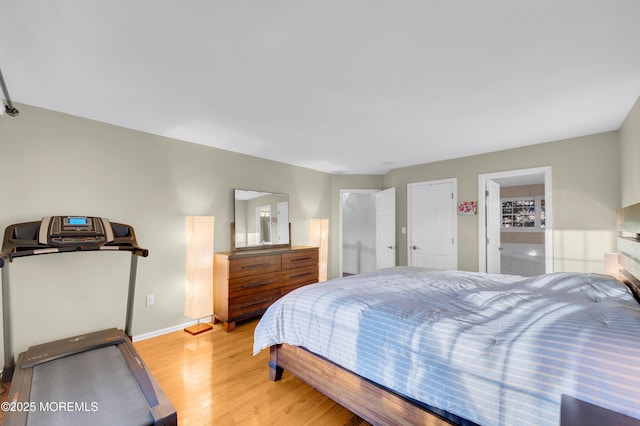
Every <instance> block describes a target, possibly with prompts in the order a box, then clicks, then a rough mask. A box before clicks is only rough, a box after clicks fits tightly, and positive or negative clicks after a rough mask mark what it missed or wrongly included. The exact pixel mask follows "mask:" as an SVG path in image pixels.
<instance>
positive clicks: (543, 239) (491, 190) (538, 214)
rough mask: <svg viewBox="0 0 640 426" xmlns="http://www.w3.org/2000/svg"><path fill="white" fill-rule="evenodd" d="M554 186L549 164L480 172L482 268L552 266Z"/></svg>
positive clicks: (525, 270)
mask: <svg viewBox="0 0 640 426" xmlns="http://www.w3.org/2000/svg"><path fill="white" fill-rule="evenodd" d="M540 188H542V189H540ZM551 188H552V187H551V167H550V166H547V167H537V168H531V169H522V170H511V171H504V172H498V173H487V174H481V175H478V253H479V256H478V270H479V271H480V272H489V273H508V274H515V275H538V274H542V273H551V272H553V235H552V230H553V209H552V198H551V195H552V191H551Z"/></svg>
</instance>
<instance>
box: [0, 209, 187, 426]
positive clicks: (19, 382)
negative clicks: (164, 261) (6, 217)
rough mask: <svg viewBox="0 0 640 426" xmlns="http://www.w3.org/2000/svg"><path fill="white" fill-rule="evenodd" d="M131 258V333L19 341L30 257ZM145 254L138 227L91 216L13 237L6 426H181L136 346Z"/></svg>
mask: <svg viewBox="0 0 640 426" xmlns="http://www.w3.org/2000/svg"><path fill="white" fill-rule="evenodd" d="M102 250H108V251H113V250H116V251H126V252H129V253H130V254H131V267H130V273H129V290H128V297H127V310H126V320H125V329H124V331H123V330H119V329H117V328H111V329H107V330H101V331H97V332H92V333H87V334H83V335H79V336H73V337H70V338H67V339H61V340H56V341H53V342H49V343H44V344H40V345H36V346H32V347H30V348H28V349H27V351H26V352H23V353H21V354H20V355H19V356H18V359H17V364H16V362H15V360H14V353H13V347H12V341H11V304H10V294H11V263H12V262H13V261H14V260H15V259H17V258H20V257H23V256H38V255H44V254H51V253H67V252H78V251H102ZM148 254H149V252H148V250H146V249H143V248H141V247H140V246H139V245H138V242H137V240H136V237H135V231H134V229H133V227H131V226H130V225H125V224H122V223H114V222H110V221H109V220H108V219H106V218H100V217H90V216H50V217H44V218H43V219H42V220H40V221H35V222H25V223H18V224H14V225H10V226H8V227H7V228H6V229H5V233H4V239H3V243H2V250H1V251H0V269H2V318H3V331H4V368H3V370H2V377H1V379H0V380H1V381H2V383H8V382H11V394H10V395H9V397H8V400H7V403H5V404H6V406H5V405H3V410H4V411H5V414H4V422H3V424H5V425H29V426H36V425H76V424H91V425H113V424H118V425H167V426H168V425H177V413H176V411H175V409H174V407H173V405H172V404H171V402H170V401H169V399H168V398H167V396H166V395H165V393H164V392H163V391H162V389H161V388H160V386H159V384H158V383H157V381H156V380H155V378H154V377H153V375H152V374H151V372H150V371H149V370H148V368H147V366H146V365H145V363H144V362H143V360H142V358H140V356H139V355H138V353H137V351H136V350H135V348H134V346H133V344H132V343H131V325H132V318H133V301H134V296H135V281H136V274H137V264H138V258H139V257H146V256H148Z"/></svg>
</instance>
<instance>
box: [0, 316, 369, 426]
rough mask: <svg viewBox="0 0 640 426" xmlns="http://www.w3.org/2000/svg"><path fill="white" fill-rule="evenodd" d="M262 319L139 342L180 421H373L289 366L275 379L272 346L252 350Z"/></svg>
mask: <svg viewBox="0 0 640 426" xmlns="http://www.w3.org/2000/svg"><path fill="white" fill-rule="evenodd" d="M257 323H258V321H257V320H252V321H248V322H241V323H238V325H237V326H236V329H235V330H234V331H233V332H231V333H227V332H225V331H224V330H223V329H222V324H215V325H214V326H213V327H214V328H213V330H211V331H208V332H206V333H202V334H200V335H197V336H192V335H190V334H188V333H186V332H184V331H176V332H173V333H169V334H165V335H163V336H159V337H154V338H151V339H147V340H142V341H139V342H135V343H134V346H135V347H136V349H137V350H138V353H139V354H140V356H141V357H142V359H143V360H144V361H145V363H146V364H147V366H148V367H149V369H150V370H151V371H152V373H153V375H154V377H155V378H156V380H157V381H158V382H159V383H160V386H161V387H162V389H163V390H164V392H165V393H166V394H167V396H168V397H169V400H170V401H171V403H172V404H173V405H174V407H175V408H176V411H177V412H178V424H179V425H180V426H190V425H196V426H198V425H203V426H204V425H216V426H218V425H220V426H225V425H242V426H244V425H249V426H251V425H259V426H262V425H296V426H297V425H354V426H356V425H357V426H364V425H368V423H367V422H365V421H364V420H362V419H360V418H359V417H357V416H356V415H354V414H353V413H351V412H350V411H348V410H346V409H345V408H343V407H342V406H340V405H339V404H337V403H335V402H334V401H333V400H331V399H329V398H327V397H325V396H324V395H322V394H321V393H319V392H318V391H316V390H315V389H313V388H311V387H310V386H308V385H306V384H305V383H303V382H302V381H300V380H298V379H297V378H295V377H293V376H291V375H290V374H287V372H286V371H285V373H284V377H283V379H282V380H281V381H279V382H272V381H270V380H269V372H268V365H267V363H268V360H269V353H268V352H269V351H268V350H263V351H262V352H260V353H259V354H258V355H256V356H253V355H252V346H253V330H254V329H255V326H256V325H257ZM8 394H10V391H8V392H4V393H3V394H2V395H0V401H6V399H7V395H8ZM1 420H2V412H0V422H1Z"/></svg>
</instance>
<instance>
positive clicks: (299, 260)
mask: <svg viewBox="0 0 640 426" xmlns="http://www.w3.org/2000/svg"><path fill="white" fill-rule="evenodd" d="M312 259H313V257H298V258H295V259H291V262H301V261H303V260H312Z"/></svg>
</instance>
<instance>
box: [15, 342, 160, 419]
mask: <svg viewBox="0 0 640 426" xmlns="http://www.w3.org/2000/svg"><path fill="white" fill-rule="evenodd" d="M114 389H117V391H115V392H114ZM30 401H31V402H32V403H34V404H35V405H34V406H35V407H36V409H35V410H34V411H31V412H29V415H28V421H27V424H28V425H30V426H40V425H48V426H51V425H54V426H56V425H65V426H68V425H81V424H86V425H89V424H90V425H125V424H126V425H151V424H153V418H152V416H151V414H150V412H149V405H148V404H147V401H146V399H145V397H144V395H143V393H142V391H141V390H140V387H139V386H138V385H137V383H136V381H135V379H134V377H133V374H132V373H131V370H130V369H129V367H128V366H127V364H126V362H125V360H124V358H123V357H122V354H121V353H120V350H119V349H118V347H117V346H115V345H112V346H107V347H103V348H98V349H94V350H91V351H87V352H81V353H78V354H75V355H71V356H67V357H64V358H59V359H57V360H55V361H51V362H45V363H43V364H39V365H36V366H34V367H33V380H32V384H31V399H30Z"/></svg>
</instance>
